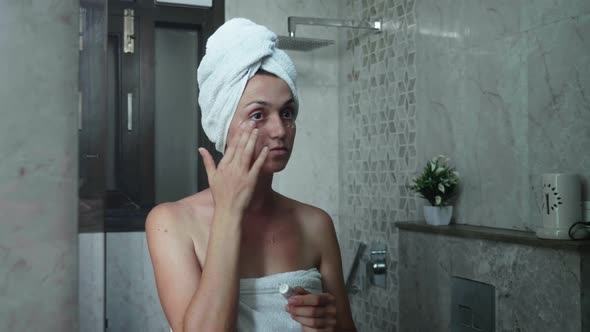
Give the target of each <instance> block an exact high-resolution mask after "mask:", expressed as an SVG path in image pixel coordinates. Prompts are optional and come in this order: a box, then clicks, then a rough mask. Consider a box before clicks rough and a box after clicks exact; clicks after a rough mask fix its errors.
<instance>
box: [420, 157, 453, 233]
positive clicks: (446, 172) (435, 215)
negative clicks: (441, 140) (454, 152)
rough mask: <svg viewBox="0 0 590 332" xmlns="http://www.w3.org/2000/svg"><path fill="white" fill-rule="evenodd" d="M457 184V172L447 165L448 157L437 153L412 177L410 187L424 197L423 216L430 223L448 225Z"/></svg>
mask: <svg viewBox="0 0 590 332" xmlns="http://www.w3.org/2000/svg"><path fill="white" fill-rule="evenodd" d="M458 184H459V173H457V172H456V171H455V170H454V169H453V167H451V166H450V165H449V158H447V157H445V156H443V155H439V156H436V157H434V158H432V160H430V161H428V162H427V163H426V166H424V170H423V171H422V173H421V174H420V175H418V176H417V177H415V178H413V179H412V184H411V186H410V189H412V190H413V191H415V192H416V193H418V194H419V195H420V197H422V198H424V199H426V200H427V201H428V202H429V203H430V206H428V205H425V206H424V218H425V219H426V223H428V224H431V225H448V224H449V222H450V221H451V216H452V214H453V206H452V205H450V201H451V199H452V198H453V197H454V196H455V194H456V192H457V189H458Z"/></svg>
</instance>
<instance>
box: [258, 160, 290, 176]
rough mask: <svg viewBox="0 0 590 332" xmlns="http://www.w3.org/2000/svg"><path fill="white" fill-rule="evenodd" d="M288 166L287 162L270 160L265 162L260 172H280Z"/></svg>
mask: <svg viewBox="0 0 590 332" xmlns="http://www.w3.org/2000/svg"><path fill="white" fill-rule="evenodd" d="M285 167H287V162H270V163H268V162H267V163H265V164H264V165H263V166H262V169H261V170H260V173H265V174H272V173H278V172H280V171H282V170H284V169H285Z"/></svg>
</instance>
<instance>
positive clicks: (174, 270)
mask: <svg viewBox="0 0 590 332" xmlns="http://www.w3.org/2000/svg"><path fill="white" fill-rule="evenodd" d="M256 138H257V130H252V127H251V126H249V127H245V128H244V130H243V132H242V135H241V137H240V140H239V142H238V143H237V145H236V146H235V147H233V146H232V147H230V148H228V151H227V152H226V155H225V156H224V158H223V159H222V160H221V162H220V163H219V166H217V167H216V166H215V163H214V162H213V158H212V157H211V155H210V154H209V153H208V152H207V151H206V150H204V149H200V150H199V151H200V152H201V155H202V156H203V159H204V163H205V168H206V169H207V175H208V178H209V184H210V186H211V191H212V194H213V199H214V201H215V213H214V216H213V222H212V224H211V230H210V234H209V242H208V247H207V254H206V259H205V264H204V266H203V270H202V271H201V270H200V268H199V267H200V264H199V262H198V260H197V259H196V257H195V254H194V249H193V245H192V240H191V241H190V245H189V240H190V239H186V237H187V236H186V235H184V237H183V234H180V232H177V234H176V235H177V236H175V237H169V236H167V228H166V227H165V226H166V225H167V224H174V222H173V221H174V220H173V219H172V218H174V215H172V214H170V213H166V212H165V208H164V207H163V208H161V209H158V208H156V209H154V210H155V211H153V213H150V217H148V221H147V224H146V233H147V236H148V241H149V242H148V243H149V246H150V254H151V255H152V262H153V265H154V273H155V275H156V282H157V284H158V292H159V294H160V298H161V302H162V306H163V308H164V312H165V313H166V316H167V318H168V320H169V322H170V324H171V325H172V328H173V330H174V331H175V332H180V331H197V330H199V331H200V330H204V331H233V330H235V328H236V321H237V309H236V308H237V301H238V288H239V273H238V272H239V270H238V269H239V265H238V258H239V250H240V239H241V220H242V216H243V211H244V210H245V208H246V207H247V206H248V204H249V201H250V199H251V195H252V191H253V190H254V186H255V184H256V179H257V177H258V172H259V170H260V168H261V166H262V164H263V162H264V160H265V158H266V155H267V153H268V149H263V152H262V153H261V154H260V156H259V157H258V158H257V160H256V162H254V164H253V165H252V166H250V161H251V160H252V153H253V149H254V144H255V142H256ZM162 210H164V211H162ZM178 238H180V240H179V241H178V244H175V243H174V242H175V240H176V239H178ZM189 248H190V250H192V255H189V254H188V250H189Z"/></svg>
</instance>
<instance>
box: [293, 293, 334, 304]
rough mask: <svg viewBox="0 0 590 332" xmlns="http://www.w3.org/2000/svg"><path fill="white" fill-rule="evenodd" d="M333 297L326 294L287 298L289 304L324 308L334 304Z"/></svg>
mask: <svg viewBox="0 0 590 332" xmlns="http://www.w3.org/2000/svg"><path fill="white" fill-rule="evenodd" d="M334 300H335V298H334V296H333V295H332V294H328V293H321V294H311V293H310V294H306V295H295V296H291V297H290V298H289V304H293V305H311V306H325V305H330V304H333V303H334Z"/></svg>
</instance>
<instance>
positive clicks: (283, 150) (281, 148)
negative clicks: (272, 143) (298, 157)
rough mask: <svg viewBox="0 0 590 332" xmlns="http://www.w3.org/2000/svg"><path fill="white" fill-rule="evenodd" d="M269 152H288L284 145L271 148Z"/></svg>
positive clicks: (283, 153) (279, 153)
mask: <svg viewBox="0 0 590 332" xmlns="http://www.w3.org/2000/svg"><path fill="white" fill-rule="evenodd" d="M270 153H272V154H274V155H285V154H287V153H289V149H287V148H285V147H280V148H272V149H270Z"/></svg>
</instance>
